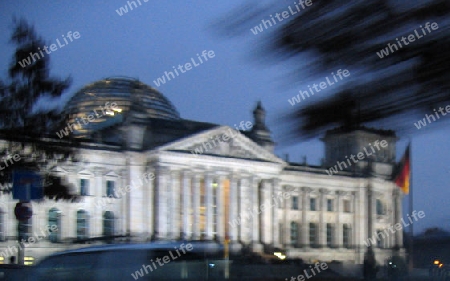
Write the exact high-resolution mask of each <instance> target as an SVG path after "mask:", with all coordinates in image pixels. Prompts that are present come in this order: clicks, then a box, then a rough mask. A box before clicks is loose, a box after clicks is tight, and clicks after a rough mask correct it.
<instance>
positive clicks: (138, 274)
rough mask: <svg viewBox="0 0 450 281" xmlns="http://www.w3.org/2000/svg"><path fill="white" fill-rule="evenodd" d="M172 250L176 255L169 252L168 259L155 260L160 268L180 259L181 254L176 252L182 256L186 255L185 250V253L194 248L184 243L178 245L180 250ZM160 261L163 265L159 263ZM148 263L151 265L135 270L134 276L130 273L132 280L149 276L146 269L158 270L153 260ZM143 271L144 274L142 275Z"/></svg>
mask: <svg viewBox="0 0 450 281" xmlns="http://www.w3.org/2000/svg"><path fill="white" fill-rule="evenodd" d="M174 249H175V252H177V255H173V253H172V251H169V253H168V254H169V255H170V257H169V256H168V255H167V256H164V257H162V259H161V258H159V257H157V258H156V259H155V260H156V262H157V263H158V265H159V266H161V267H162V266H164V265H165V264H168V263H169V262H171V261H173V260H176V259H177V258H179V257H181V254H180V252H179V251H178V250H180V251H182V252H183V254H186V250H187V251H192V250H193V249H194V246H192V244H191V243H187V244H186V245H184V243H183V244H181V245H180V249H178V248H177V247H174ZM170 258H172V259H170ZM161 260H162V261H163V262H164V263H161ZM150 261H151V262H152V263H151V264H147V265H146V264H143V265H142V268H141V270H136V271H135V272H134V274H133V273H131V276H132V277H133V278H134V280H137V279H139V278H140V277H144V275H145V274H149V271H148V270H147V269H149V270H150V272H153V270H157V269H158V267H157V266H156V264H155V262H154V261H153V259H150ZM152 266H153V267H152ZM144 271H145V274H144Z"/></svg>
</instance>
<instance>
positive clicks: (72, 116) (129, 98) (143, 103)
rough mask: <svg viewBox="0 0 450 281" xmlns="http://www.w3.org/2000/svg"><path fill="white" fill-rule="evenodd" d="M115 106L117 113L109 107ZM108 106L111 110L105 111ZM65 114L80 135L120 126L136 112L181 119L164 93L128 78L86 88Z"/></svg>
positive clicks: (143, 114)
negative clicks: (116, 125)
mask: <svg viewBox="0 0 450 281" xmlns="http://www.w3.org/2000/svg"><path fill="white" fill-rule="evenodd" d="M111 103H115V104H117V106H115V107H114V108H113V110H112V109H111V107H110V106H109V107H107V106H108V105H111ZM105 107H107V108H109V109H104V110H103V111H102V108H105ZM65 111H66V112H67V113H68V116H69V124H75V125H74V126H73V128H74V134H75V135H78V136H83V135H84V136H87V135H89V134H90V133H91V132H93V131H96V130H99V129H102V128H105V127H108V126H111V125H114V124H116V123H120V122H122V121H123V120H124V116H126V115H127V113H130V112H132V111H136V112H137V113H139V116H140V118H143V119H146V118H158V119H166V120H179V119H180V115H179V113H178V111H177V109H176V108H175V106H173V104H172V103H171V102H170V101H169V100H168V99H167V98H166V97H165V96H164V95H163V94H161V93H160V92H158V91H157V90H156V89H154V88H152V87H150V86H148V85H146V84H144V83H142V82H140V81H139V80H137V79H133V78H128V77H111V78H106V79H104V80H100V81H96V82H94V83H91V84H89V85H87V86H85V87H83V88H82V89H80V90H79V91H78V92H76V93H75V95H74V96H73V97H72V98H71V99H70V101H69V102H68V103H67V105H66V107H65ZM90 115H91V117H90V120H89V119H88V118H89V116H90ZM92 116H93V117H92ZM83 118H84V119H83Z"/></svg>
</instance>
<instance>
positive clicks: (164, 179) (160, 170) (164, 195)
mask: <svg viewBox="0 0 450 281" xmlns="http://www.w3.org/2000/svg"><path fill="white" fill-rule="evenodd" d="M155 180H156V189H155V212H154V213H155V222H156V225H155V238H156V239H158V240H162V239H166V238H167V234H168V231H169V230H168V228H167V224H168V218H167V213H168V212H169V209H168V205H167V202H168V200H169V198H168V192H167V190H168V186H169V184H170V170H169V168H168V167H162V166H157V167H156V179H155Z"/></svg>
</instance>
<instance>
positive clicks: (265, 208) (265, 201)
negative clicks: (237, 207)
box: [258, 180, 273, 245]
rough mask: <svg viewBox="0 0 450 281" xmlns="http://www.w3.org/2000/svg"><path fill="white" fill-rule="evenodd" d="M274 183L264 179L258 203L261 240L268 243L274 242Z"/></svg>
mask: <svg viewBox="0 0 450 281" xmlns="http://www.w3.org/2000/svg"><path fill="white" fill-rule="evenodd" d="M271 191H272V185H271V183H270V182H269V181H268V180H263V181H262V186H261V188H260V200H261V201H260V204H259V205H258V209H259V210H258V213H260V214H259V217H260V223H261V231H262V233H261V234H262V235H261V238H262V239H261V240H262V242H263V243H264V244H266V245H271V244H272V238H273V237H272V210H271V208H270V205H271V204H270V202H271V200H270V197H271V194H272V192H271Z"/></svg>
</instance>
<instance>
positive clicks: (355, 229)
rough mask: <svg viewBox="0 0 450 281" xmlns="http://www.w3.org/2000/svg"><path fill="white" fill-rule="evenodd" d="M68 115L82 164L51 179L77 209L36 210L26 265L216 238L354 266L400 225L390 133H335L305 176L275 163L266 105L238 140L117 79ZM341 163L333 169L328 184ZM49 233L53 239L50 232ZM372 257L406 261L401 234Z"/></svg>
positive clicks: (79, 95)
mask: <svg viewBox="0 0 450 281" xmlns="http://www.w3.org/2000/svg"><path fill="white" fill-rule="evenodd" d="M249 110H252V109H250V108H249ZM65 111H66V112H67V113H68V114H69V116H70V120H69V122H68V123H67V127H66V128H65V129H66V130H67V131H66V132H67V133H70V134H73V136H75V137H77V138H80V139H81V140H82V142H81V143H82V145H81V148H80V155H81V156H80V158H81V159H83V160H82V161H81V162H77V163H68V162H67V163H61V164H60V165H58V166H57V167H55V168H54V169H53V170H52V171H51V173H52V174H54V175H56V176H59V177H61V178H62V179H64V180H65V181H66V182H68V183H70V184H71V186H72V187H73V188H74V190H75V192H76V193H77V194H79V195H80V196H81V198H82V200H80V201H79V202H75V203H73V202H64V201H58V202H55V201H53V200H44V201H43V202H39V203H35V202H33V203H32V204H33V213H34V214H33V217H32V218H31V219H30V220H29V221H28V222H27V224H26V227H25V228H22V230H21V231H24V230H23V229H25V231H27V232H29V233H28V235H29V236H34V237H35V238H36V239H35V240H36V241H35V243H29V244H28V245H27V246H26V247H25V254H24V255H25V260H26V261H27V260H28V261H37V260H39V259H40V258H42V257H43V256H46V255H48V254H50V253H53V252H56V251H61V250H65V249H72V248H78V247H85V246H87V245H86V244H98V243H107V240H105V239H101V238H102V237H112V236H118V237H121V236H123V237H131V238H130V239H131V241H133V242H143V241H155V240H177V239H185V240H214V241H217V242H218V243H227V244H228V245H229V247H230V251H239V250H240V249H242V248H244V247H245V248H246V249H251V250H252V251H254V252H258V253H261V254H264V255H273V252H275V251H279V252H281V253H283V254H282V255H285V256H287V257H288V258H302V259H303V260H304V261H307V262H309V261H316V260H320V261H325V262H331V261H339V262H342V263H344V264H361V263H362V262H363V259H364V253H365V252H366V250H367V246H366V245H365V243H364V242H365V241H367V239H368V238H369V237H372V236H373V235H376V234H377V233H378V234H379V233H381V232H383V231H384V230H385V229H387V228H388V227H389V226H391V225H394V224H395V223H397V222H400V219H401V214H402V205H401V201H402V196H403V195H402V194H401V193H400V192H399V189H398V188H397V187H396V186H395V184H394V183H393V182H392V180H391V175H392V172H393V167H394V165H395V152H396V149H395V147H396V141H397V137H396V136H395V133H394V132H392V131H385V130H376V129H373V128H366V127H359V128H356V129H353V130H344V129H342V128H336V129H334V130H330V131H328V132H327V133H326V134H325V135H324V136H323V138H322V140H323V143H324V145H325V156H324V160H323V161H322V164H321V165H320V166H311V165H307V164H306V163H292V162H289V161H288V160H287V159H281V158H279V157H278V156H276V155H275V154H274V145H275V142H274V140H273V139H272V136H271V133H270V129H269V128H268V127H267V125H266V122H265V115H266V112H265V110H264V108H263V106H262V104H261V103H257V104H256V106H255V108H254V109H253V121H252V122H251V126H248V127H247V128H246V130H243V129H242V130H241V128H242V127H239V128H238V129H239V130H237V129H236V128H232V127H229V126H224V125H218V124H212V123H208V122H204V121H193V120H187V119H183V118H181V117H180V114H179V113H178V111H177V109H176V108H175V107H174V105H173V104H172V103H171V102H170V101H169V100H168V99H167V98H166V97H165V96H164V95H163V94H161V93H160V92H158V91H157V90H156V89H154V88H152V87H150V86H148V85H145V84H144V83H142V82H140V81H138V80H135V79H131V78H126V77H114V78H108V79H104V80H100V81H97V82H94V83H92V84H89V85H87V86H85V87H83V88H82V89H81V90H79V91H78V92H76V93H75V95H74V96H73V97H72V99H71V100H70V101H69V102H68V103H67V105H66V107H65ZM247 123H248V122H247ZM247 125H249V124H247ZM60 133H61V134H60V137H62V138H63V137H64V136H65V135H64V133H63V132H60ZM225 136H227V137H225ZM58 139H59V137H58V136H56V135H55V140H58ZM214 140H217V141H214ZM383 140H384V141H385V144H386V143H387V145H386V146H385V147H381V149H380V150H379V151H377V153H372V154H371V155H368V154H364V155H365V157H364V159H359V161H358V162H357V163H355V162H354V163H353V165H345V166H344V164H345V163H347V164H350V162H349V161H347V159H348V157H350V155H352V154H353V155H357V154H358V153H359V152H364V149H365V148H367V147H369V144H375V143H376V141H379V142H381V141H383ZM199 147H200V148H202V149H201V151H200V149H199ZM337 164H339V165H338V166H336V167H338V168H339V169H340V170H339V171H338V172H337V173H334V174H330V173H329V170H328V169H329V168H330V167H333V166H335V165H337ZM327 171H328V172H327ZM17 202H18V201H17V200H13V199H12V196H11V195H9V194H6V195H1V196H0V208H1V210H0V240H1V241H0V251H2V252H1V253H2V254H0V255H1V256H0V259H2V261H3V262H4V263H8V259H9V256H10V255H11V256H12V255H14V250H13V248H12V247H13V246H17V245H18V244H17V237H18V229H19V228H18V227H17V220H16V218H15V216H14V207H15V205H16V203H17ZM55 225H56V226H57V229H58V230H57V231H52V232H48V231H46V230H47V229H48V227H49V226H55ZM372 247H373V249H374V252H375V257H376V258H377V261H378V262H379V263H383V262H384V261H385V259H386V258H388V257H389V256H391V255H393V254H394V253H403V254H404V248H403V237H402V232H401V231H397V232H396V233H395V234H392V235H390V236H386V235H379V236H377V240H376V243H375V244H374V245H372ZM8 249H9V250H8ZM30 263H31V262H30Z"/></svg>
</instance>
